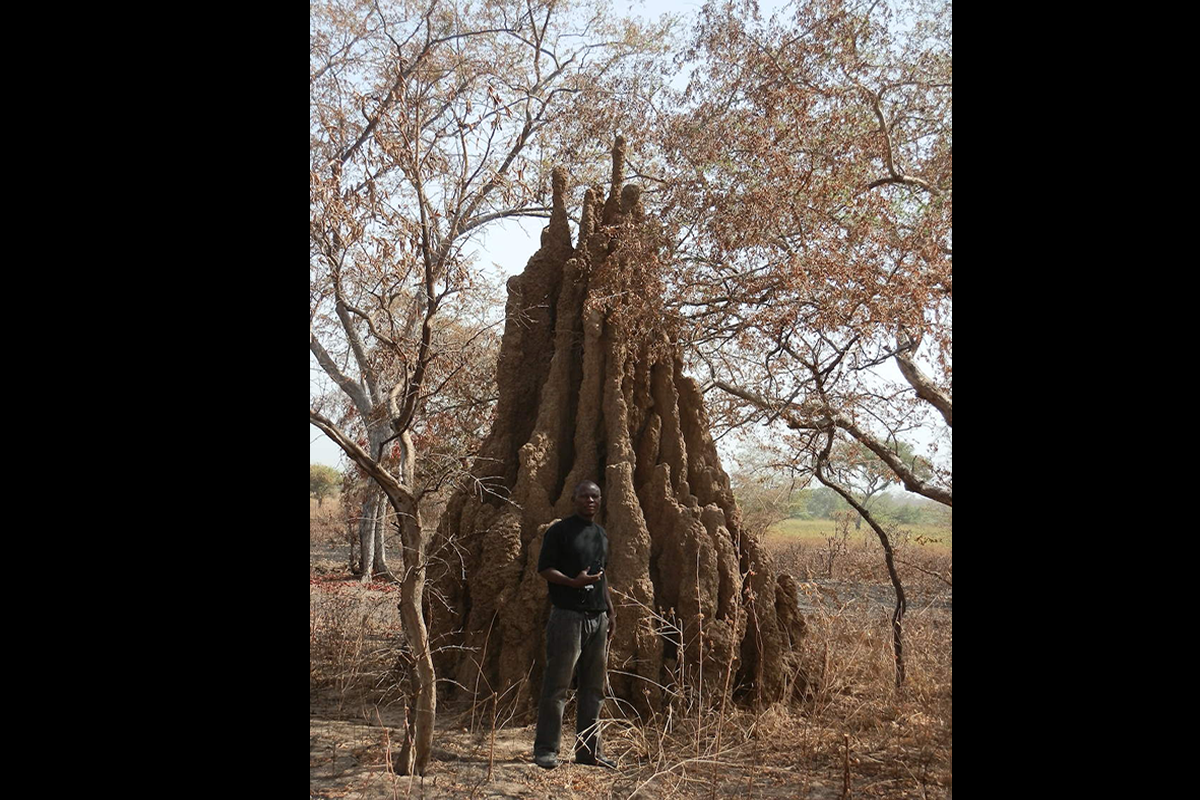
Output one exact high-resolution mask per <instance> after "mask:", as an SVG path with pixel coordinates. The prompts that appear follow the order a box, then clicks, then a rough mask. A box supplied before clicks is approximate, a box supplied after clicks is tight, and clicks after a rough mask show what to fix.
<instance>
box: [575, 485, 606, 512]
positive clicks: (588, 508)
mask: <svg viewBox="0 0 1200 800" xmlns="http://www.w3.org/2000/svg"><path fill="white" fill-rule="evenodd" d="M574 496H575V513H576V514H578V515H579V516H581V517H583V518H584V519H591V518H592V517H594V516H596V512H597V511H599V510H600V487H599V486H597V485H596V484H594V483H592V482H591V481H584V482H583V483H581V484H579V485H578V486H576V487H575V495H574Z"/></svg>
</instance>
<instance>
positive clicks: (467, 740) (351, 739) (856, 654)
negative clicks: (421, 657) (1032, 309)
mask: <svg viewBox="0 0 1200 800" xmlns="http://www.w3.org/2000/svg"><path fill="white" fill-rule="evenodd" d="M312 510H313V512H314V513H313V516H312V526H311V528H310V545H311V552H312V557H311V560H310V605H309V612H310V664H309V670H310V706H311V708H312V710H313V718H314V723H313V724H314V728H313V731H314V735H313V741H314V742H316V741H317V740H318V738H319V737H318V736H317V733H320V736H321V737H324V738H322V739H321V741H322V742H327V744H323V745H322V748H323V749H320V748H317V746H316V745H315V744H314V745H313V756H312V759H313V760H312V761H311V763H312V764H313V767H312V769H311V771H310V776H311V781H312V789H313V793H314V794H313V796H329V797H334V796H342V794H344V793H346V792H348V793H349V794H348V795H347V796H361V797H364V798H373V797H405V796H412V797H430V798H432V797H439V798H440V797H488V796H500V795H503V796H510V797H546V796H554V797H580V798H582V797H596V798H601V797H603V798H618V797H619V798H634V797H636V798H713V797H763V798H783V797H789V798H792V797H800V798H841V797H847V796H848V797H858V798H861V797H879V798H920V800H929V799H930V798H939V799H940V798H945V797H947V796H948V791H949V786H950V780H951V750H952V715H951V706H952V702H951V696H952V658H951V655H952V624H951V612H952V590H951V587H950V585H949V583H948V582H949V581H952V580H953V576H952V553H951V551H950V549H949V548H947V547H944V546H942V545H941V543H936V542H935V543H930V542H929V541H928V540H929V539H930V538H931V537H930V536H929V535H927V534H926V533H925V532H922V533H920V534H916V535H914V534H909V535H907V536H905V535H898V536H897V537H896V552H897V558H898V569H899V572H900V575H901V579H902V580H903V582H904V587H905V592H906V595H907V599H908V609H907V613H906V615H905V617H904V647H905V657H906V662H907V679H906V682H905V685H904V686H903V687H902V688H900V689H897V688H896V687H895V672H894V664H893V659H892V640H891V613H892V607H893V605H894V596H893V592H892V588H891V585H890V582H889V580H888V577H887V572H886V568H885V566H884V564H883V556H882V549H881V547H880V546H879V544H878V541H873V540H872V539H871V538H868V537H867V536H864V535H862V533H856V532H854V531H853V530H850V531H848V532H847V531H844V530H843V531H837V530H834V528H833V526H832V524H830V523H826V527H827V532H826V534H825V535H824V536H813V535H808V536H802V537H788V536H786V535H784V536H781V535H778V534H776V535H770V536H767V537H766V539H765V541H766V543H767V546H768V548H769V549H770V551H771V552H772V555H773V557H774V558H775V560H776V566H777V568H778V569H780V570H782V571H786V572H790V573H791V574H793V575H795V576H796V577H797V578H798V579H799V580H800V581H801V592H802V595H801V602H802V610H803V611H804V615H805V621H806V624H807V626H808V627H807V636H806V639H805V645H804V650H803V653H802V654H801V656H800V664H799V666H800V667H801V668H802V670H803V672H804V674H805V676H806V678H807V682H806V684H805V686H804V691H803V697H802V698H801V699H798V700H796V701H795V702H792V703H789V704H776V705H774V706H771V707H768V708H765V709H757V710H756V709H752V708H748V707H744V706H741V705H735V704H732V703H729V704H726V705H724V706H722V705H720V704H715V705H714V704H712V703H711V701H708V700H706V701H705V702H704V704H701V703H699V702H697V698H698V697H699V692H696V691H694V690H693V689H692V688H690V687H689V686H688V685H687V679H686V677H685V676H682V675H681V676H677V677H678V680H677V681H676V690H677V692H678V694H677V702H676V703H675V704H674V707H673V708H672V709H671V710H670V711H669V712H664V713H662V714H658V715H655V716H653V717H652V718H651V719H645V720H643V719H638V718H637V717H636V716H635V715H632V714H631V715H629V718H620V717H619V716H618V715H619V713H620V712H621V711H622V710H623V708H622V707H621V706H618V705H617V704H616V703H613V702H609V703H607V704H606V713H607V714H609V715H611V716H610V718H606V719H604V720H603V722H602V724H603V725H604V726H605V733H604V739H605V751H606V753H607V754H608V755H609V756H610V757H616V758H617V759H618V760H619V761H620V763H621V769H620V770H619V771H618V772H616V773H613V772H607V771H601V770H595V769H590V768H586V767H577V766H575V765H564V766H563V767H560V768H559V769H557V770H553V771H550V772H545V771H543V770H539V769H538V768H536V767H534V766H532V764H530V763H529V758H530V754H529V750H530V748H531V746H532V740H533V730H532V726H528V727H524V728H521V727H501V726H502V725H503V723H504V721H505V719H506V718H507V717H508V714H507V713H506V711H507V709H506V708H505V706H506V704H505V702H504V701H503V699H501V700H500V701H499V703H498V705H499V708H498V709H497V704H495V703H493V702H492V701H491V697H490V695H489V697H488V698H487V699H486V700H483V699H482V698H481V705H478V706H477V707H475V708H472V709H467V710H465V711H459V710H457V709H451V708H449V707H443V708H440V709H439V725H438V734H437V738H436V739H435V754H434V761H433V763H432V765H431V772H430V776H428V777H427V779H426V782H425V783H424V784H421V783H415V784H414V783H411V782H409V781H408V779H404V778H398V777H396V776H395V775H393V774H391V772H390V771H389V769H388V761H389V759H388V753H389V752H390V750H392V749H394V748H397V747H398V744H399V742H400V741H401V739H402V737H403V730H402V729H403V719H404V710H403V702H402V701H403V700H404V689H403V683H402V682H401V678H402V677H403V673H402V670H398V669H397V668H396V667H397V659H398V656H397V653H398V650H399V647H398V645H399V641H400V637H399V633H400V631H399V617H398V613H397V612H396V601H397V600H398V595H397V594H396V593H395V592H394V590H389V589H390V587H387V586H384V585H370V584H368V585H362V584H359V583H358V582H357V581H355V580H353V579H351V578H349V577H348V575H347V571H346V545H345V540H344V534H343V533H342V531H341V530H340V528H339V523H338V522H337V521H336V520H337V519H338V513H337V509H336V504H333V505H331V503H330V501H328V500H327V501H326V502H325V507H324V508H323V509H321V510H320V513H317V509H316V503H315V501H314V502H313V503H312ZM918 536H920V537H921V539H923V540H925V543H922V542H921V541H918ZM572 715H573V703H572V704H571V705H569V706H568V712H567V719H565V720H564V729H566V730H569V729H571V728H572V727H573V725H574V721H573V719H571V717H572ZM351 719H352V720H355V721H356V724H354V725H348V724H347V723H345V722H337V721H336V720H351ZM337 726H343V727H341V728H338V727H337ZM331 731H336V733H334V732H331ZM339 781H340V783H339ZM355 781H357V782H355ZM343 784H344V787H343ZM335 785H336V786H338V787H343V788H337V789H331V788H328V787H330V786H335ZM326 792H328V794H326Z"/></svg>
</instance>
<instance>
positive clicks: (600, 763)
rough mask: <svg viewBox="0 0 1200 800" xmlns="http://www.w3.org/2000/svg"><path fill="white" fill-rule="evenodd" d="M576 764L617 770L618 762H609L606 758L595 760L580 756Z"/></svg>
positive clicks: (601, 757)
mask: <svg viewBox="0 0 1200 800" xmlns="http://www.w3.org/2000/svg"><path fill="white" fill-rule="evenodd" d="M575 763H576V764H586V765H587V766H589V767H603V768H604V769H616V768H617V762H615V761H609V760H608V759H607V758H605V757H604V756H596V757H595V758H587V757H585V756H580V757H579V758H576V759H575Z"/></svg>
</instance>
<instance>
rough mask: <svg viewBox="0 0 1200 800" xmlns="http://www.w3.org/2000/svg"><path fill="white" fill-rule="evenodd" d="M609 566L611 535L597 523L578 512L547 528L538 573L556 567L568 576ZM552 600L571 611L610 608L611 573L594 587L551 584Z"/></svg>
mask: <svg viewBox="0 0 1200 800" xmlns="http://www.w3.org/2000/svg"><path fill="white" fill-rule="evenodd" d="M607 567H608V537H607V536H606V535H605V533H604V528H601V527H600V526H599V525H597V524H596V523H595V522H592V521H590V520H587V519H584V518H583V517H581V516H579V515H578V514H575V515H572V516H570V517H567V518H566V519H564V520H560V521H558V522H556V523H554V524H553V525H551V526H550V528H549V529H548V530H547V531H546V535H545V537H543V539H542V553H541V555H540V556H539V557H538V572H541V571H542V570H545V569H556V570H558V571H559V572H561V573H562V574H564V575H566V576H567V577H568V578H574V577H575V576H576V575H578V574H579V573H580V572H581V571H582V570H584V569H586V570H588V572H591V573H595V572H596V571H597V570H599V569H605V568H607ZM548 585H549V587H550V602H551V603H553V604H554V605H555V606H557V607H558V608H565V609H569V610H571V611H606V610H607V609H608V601H607V599H606V598H607V597H608V594H607V592H608V575H605V576H604V577H602V578H601V579H600V580H599V581H597V582H596V583H593V584H592V587H593V588H591V589H590V590H589V589H587V588H583V589H572V588H571V587H570V586H563V585H562V584H560V583H548Z"/></svg>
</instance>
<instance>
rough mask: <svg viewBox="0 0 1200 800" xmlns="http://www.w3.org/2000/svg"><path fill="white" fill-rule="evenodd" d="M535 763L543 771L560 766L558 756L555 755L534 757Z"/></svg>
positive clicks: (547, 754) (545, 754) (546, 754)
mask: <svg viewBox="0 0 1200 800" xmlns="http://www.w3.org/2000/svg"><path fill="white" fill-rule="evenodd" d="M533 763H535V764H537V765H538V766H539V767H541V768H542V769H554V768H555V767H557V766H558V756H556V755H554V754H553V753H542V754H541V755H536V756H534V757H533Z"/></svg>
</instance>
